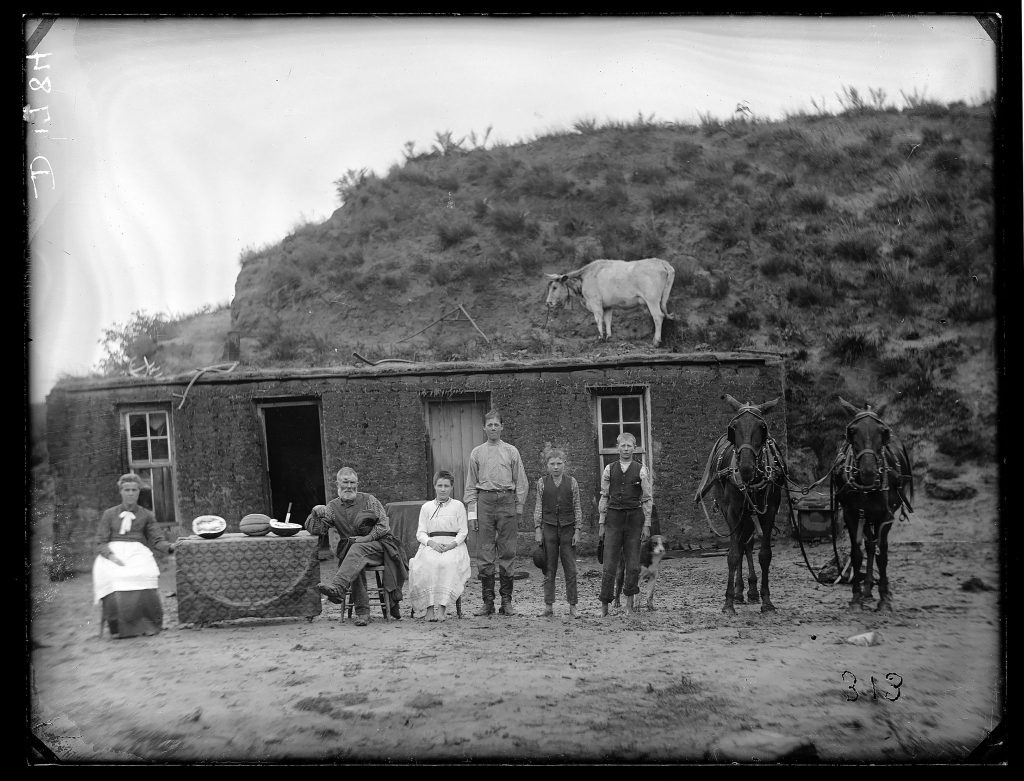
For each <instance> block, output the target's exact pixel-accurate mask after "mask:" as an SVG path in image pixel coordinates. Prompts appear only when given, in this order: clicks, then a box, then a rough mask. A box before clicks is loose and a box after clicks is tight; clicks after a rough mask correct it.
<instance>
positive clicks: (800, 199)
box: [789, 189, 828, 214]
mask: <svg viewBox="0 0 1024 781" xmlns="http://www.w3.org/2000/svg"><path fill="white" fill-rule="evenodd" d="M789 203H790V205H791V206H792V207H793V208H794V209H795V210H796V211H799V212H803V213H805V214H821V213H822V212H824V211H825V210H826V209H828V196H827V195H826V194H825V193H823V192H822V191H821V190H804V189H796V190H792V191H791V192H790V194H789Z"/></svg>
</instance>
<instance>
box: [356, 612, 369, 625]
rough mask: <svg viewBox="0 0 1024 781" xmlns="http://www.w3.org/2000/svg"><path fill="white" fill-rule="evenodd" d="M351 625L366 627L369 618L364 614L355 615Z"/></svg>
mask: <svg viewBox="0 0 1024 781" xmlns="http://www.w3.org/2000/svg"><path fill="white" fill-rule="evenodd" d="M352 623H353V624H355V625H356V626H366V625H367V624H368V623H370V617H369V616H368V615H366V613H356V617H355V620H353V621H352Z"/></svg>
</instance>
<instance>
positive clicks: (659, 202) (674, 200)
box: [647, 185, 698, 214]
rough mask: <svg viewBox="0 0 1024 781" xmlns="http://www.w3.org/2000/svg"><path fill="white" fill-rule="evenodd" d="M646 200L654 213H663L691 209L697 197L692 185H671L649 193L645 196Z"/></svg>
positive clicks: (695, 203) (696, 201)
mask: <svg viewBox="0 0 1024 781" xmlns="http://www.w3.org/2000/svg"><path fill="white" fill-rule="evenodd" d="M647 202H648V203H649V204H650V205H651V209H652V210H653V211H654V212H655V213H656V214H663V213H664V212H667V211H686V210H688V209H692V208H693V207H695V206H696V205H697V203H698V199H697V195H696V193H694V191H693V188H692V187H690V186H687V185H684V186H680V185H673V186H670V187H668V188H666V189H664V190H658V191H656V192H653V193H651V194H650V195H649V196H647Z"/></svg>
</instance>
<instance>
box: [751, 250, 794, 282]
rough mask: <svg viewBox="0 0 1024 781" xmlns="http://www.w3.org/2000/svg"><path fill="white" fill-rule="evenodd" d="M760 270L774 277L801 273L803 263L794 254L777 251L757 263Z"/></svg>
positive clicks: (767, 275)
mask: <svg viewBox="0 0 1024 781" xmlns="http://www.w3.org/2000/svg"><path fill="white" fill-rule="evenodd" d="M757 268H758V270H760V272H761V273H762V274H764V275H765V276H766V277H770V278H774V277H777V276H779V275H780V274H799V273H800V272H801V271H802V270H803V265H802V264H801V263H800V261H799V259H797V258H795V257H793V256H792V255H785V254H782V253H780V252H775V253H772V254H771V255H769V256H768V257H767V258H765V259H764V260H762V261H760V262H759V263H758V264H757Z"/></svg>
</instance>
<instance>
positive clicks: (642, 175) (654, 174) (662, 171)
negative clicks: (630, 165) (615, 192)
mask: <svg viewBox="0 0 1024 781" xmlns="http://www.w3.org/2000/svg"><path fill="white" fill-rule="evenodd" d="M629 178H630V181H632V182H633V183H634V184H664V183H665V181H666V180H667V179H668V170H667V169H666V168H664V167H662V166H658V165H649V166H643V167H642V168H637V169H636V170H635V171H633V173H632V174H630V177H629Z"/></svg>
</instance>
